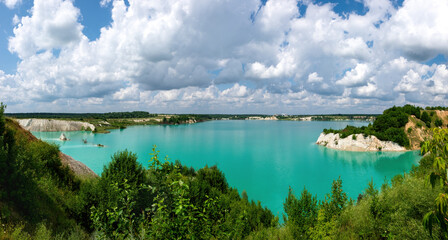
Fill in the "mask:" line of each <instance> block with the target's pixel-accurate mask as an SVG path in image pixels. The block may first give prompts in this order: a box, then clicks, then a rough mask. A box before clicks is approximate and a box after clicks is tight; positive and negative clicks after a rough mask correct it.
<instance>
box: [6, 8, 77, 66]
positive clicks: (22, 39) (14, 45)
mask: <svg viewBox="0 0 448 240" xmlns="http://www.w3.org/2000/svg"><path fill="white" fill-rule="evenodd" d="M31 13H32V16H30V17H28V16H25V17H22V19H21V20H20V23H19V24H18V25H17V26H16V27H15V28H14V37H11V38H10V39H9V50H10V51H11V52H15V53H17V54H18V55H19V57H20V58H21V59H25V58H28V57H31V56H33V55H34V54H36V52H38V51H40V50H51V49H54V48H64V47H68V46H69V45H70V44H76V43H77V42H78V41H79V40H80V39H81V38H83V34H82V29H83V26H82V25H81V24H80V23H79V22H78V18H79V16H80V11H79V9H77V8H75V7H74V6H73V3H72V2H71V1H68V0H66V1H62V0H36V1H35V2H34V6H33V8H32V9H31Z"/></svg>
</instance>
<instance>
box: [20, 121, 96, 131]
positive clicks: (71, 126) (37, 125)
mask: <svg viewBox="0 0 448 240" xmlns="http://www.w3.org/2000/svg"><path fill="white" fill-rule="evenodd" d="M17 122H19V124H20V126H21V127H23V128H24V129H26V130H28V131H34V132H60V131H82V130H87V129H89V128H90V129H91V130H92V131H94V130H95V126H94V125H93V124H90V123H87V122H79V121H65V120H53V119H18V120H17Z"/></svg>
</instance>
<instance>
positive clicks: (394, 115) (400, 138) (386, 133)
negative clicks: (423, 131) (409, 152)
mask: <svg viewBox="0 0 448 240" xmlns="http://www.w3.org/2000/svg"><path fill="white" fill-rule="evenodd" d="M421 110H422V109H421V108H420V107H415V106H412V105H405V106H403V107H395V106H394V107H392V108H389V109H386V110H385V111H384V112H383V114H381V115H379V116H378V117H377V118H376V120H375V121H374V122H373V124H369V125H368V126H363V127H354V126H347V127H346V128H344V129H342V130H334V129H324V131H323V132H324V133H325V134H328V133H339V134H340V135H341V138H346V137H348V136H350V135H352V134H363V135H364V136H369V135H373V136H376V137H377V138H378V139H380V140H383V141H392V142H395V143H398V144H399V145H401V146H404V147H409V139H408V137H407V135H406V133H405V132H404V126H405V125H406V123H407V122H408V119H409V116H410V115H414V116H415V117H416V118H421V119H422V120H423V118H426V116H427V117H428V118H429V116H428V113H427V112H426V111H424V112H423V114H421V116H420V112H421ZM423 121H424V120H423ZM428 121H429V123H430V122H431V120H430V119H429V120H428ZM427 125H428V124H427ZM428 126H429V125H428Z"/></svg>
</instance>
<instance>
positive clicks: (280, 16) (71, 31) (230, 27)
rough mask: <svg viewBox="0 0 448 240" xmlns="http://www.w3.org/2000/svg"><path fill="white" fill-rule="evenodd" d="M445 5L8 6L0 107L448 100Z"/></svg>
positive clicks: (23, 1)
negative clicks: (0, 103) (1, 105)
mask: <svg viewBox="0 0 448 240" xmlns="http://www.w3.org/2000/svg"><path fill="white" fill-rule="evenodd" d="M447 11H448V2H447V1H437V0H431V1H426V0H405V1H401V0H400V1H398V0H391V1H389V0H341V1H311V0H299V1H297V0H268V1H265V0H262V1H260V0H247V1H243V2H241V1H238V0H229V1H220V0H215V1H210V0H151V1H143V0H139V1H137V0H129V1H128V0H126V1H124V0H101V1H92V0H73V1H69V0H35V1H31V0H0V30H1V31H0V93H1V94H0V101H2V102H4V103H6V104H7V105H8V108H7V112H36V111H38V112H107V111H130V110H146V111H150V112H168V113H267V114H276V113H289V114H313V113H370V112H372V113H378V112H381V111H382V110H384V109H385V108H387V107H390V106H393V105H403V104H407V103H410V104H415V105H420V106H426V105H447V104H448V101H447V94H448V90H446V89H445V86H446V85H447V84H448V69H447V68H446V64H447V56H448V55H447V54H448V46H447V44H446V42H448V16H446V12H447ZM423 13H424V14H423Z"/></svg>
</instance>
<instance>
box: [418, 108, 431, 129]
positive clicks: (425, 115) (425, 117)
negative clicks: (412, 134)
mask: <svg viewBox="0 0 448 240" xmlns="http://www.w3.org/2000/svg"><path fill="white" fill-rule="evenodd" d="M420 119H421V120H422V121H423V122H425V124H426V126H427V127H431V118H430V117H429V114H428V112H426V111H425V112H423V113H422V115H421V118H420Z"/></svg>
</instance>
